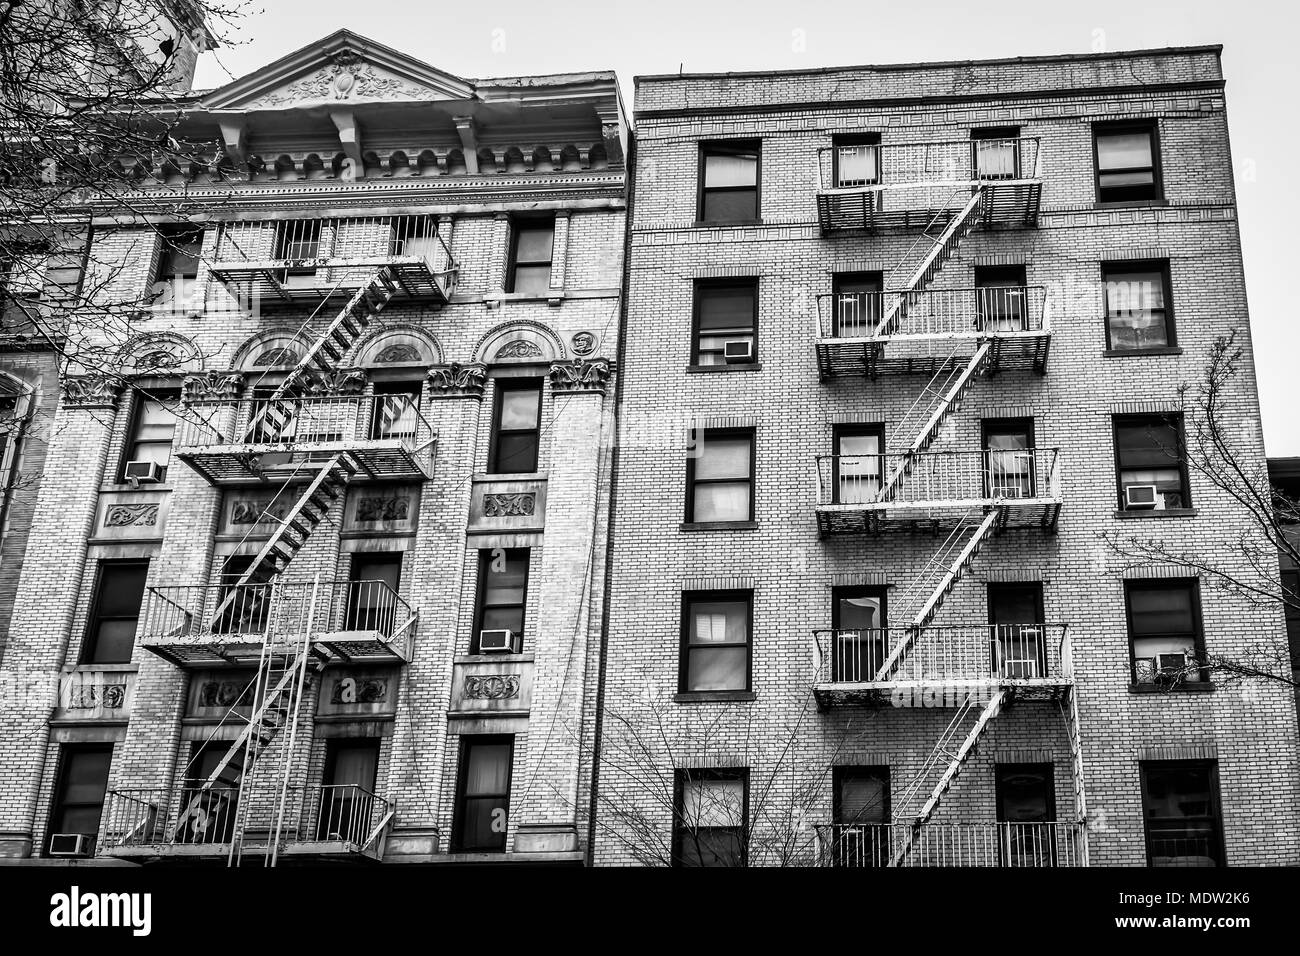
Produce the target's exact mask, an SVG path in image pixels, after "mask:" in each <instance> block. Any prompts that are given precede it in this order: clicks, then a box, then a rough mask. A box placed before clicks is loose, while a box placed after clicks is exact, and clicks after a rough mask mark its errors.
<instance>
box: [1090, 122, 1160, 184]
mask: <svg viewBox="0 0 1300 956" xmlns="http://www.w3.org/2000/svg"><path fill="white" fill-rule="evenodd" d="M1092 135H1093V142H1094V144H1095V146H1096V153H1097V157H1096V158H1097V201H1098V202H1141V201H1144V200H1153V199H1160V198H1161V191H1160V164H1159V156H1160V147H1159V139H1158V137H1157V135H1156V124H1155V122H1154V121H1150V122H1142V123H1100V124H1097V125H1096V126H1094V127H1093V131H1092Z"/></svg>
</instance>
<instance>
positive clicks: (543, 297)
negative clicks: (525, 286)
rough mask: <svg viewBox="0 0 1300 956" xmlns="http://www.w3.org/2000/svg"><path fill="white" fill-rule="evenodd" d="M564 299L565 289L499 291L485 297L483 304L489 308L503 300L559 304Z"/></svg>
mask: <svg viewBox="0 0 1300 956" xmlns="http://www.w3.org/2000/svg"><path fill="white" fill-rule="evenodd" d="M563 301H564V290H563V289H552V290H551V291H550V292H546V293H542V292H498V293H495V294H492V295H485V296H484V297H483V304H484V305H485V306H487V307H488V308H489V309H492V308H496V307H497V306H499V305H501V303H503V302H545V303H547V304H549V305H553V306H554V305H559V304H560V303H561V302H563Z"/></svg>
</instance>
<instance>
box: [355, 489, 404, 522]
mask: <svg viewBox="0 0 1300 956" xmlns="http://www.w3.org/2000/svg"><path fill="white" fill-rule="evenodd" d="M410 516H411V499H410V497H409V496H407V495H398V496H395V497H388V498H377V497H371V498H358V499H357V520H358V521H405V520H407V519H408V518H409V517H410Z"/></svg>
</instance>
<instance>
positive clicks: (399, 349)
mask: <svg viewBox="0 0 1300 956" xmlns="http://www.w3.org/2000/svg"><path fill="white" fill-rule="evenodd" d="M423 357H424V356H423V355H422V354H421V353H420V350H419V349H418V348H416V347H415V346H414V345H407V344H405V343H403V342H398V343H397V344H396V345H390V346H388V347H387V348H385V349H383V350H382V351H381V352H380V353H379V354H378V355H376V356H375V362H377V363H378V364H380V365H392V364H394V363H396V362H418V361H420V359H422V358H423Z"/></svg>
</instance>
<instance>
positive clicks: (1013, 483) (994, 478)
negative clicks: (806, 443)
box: [817, 448, 1061, 508]
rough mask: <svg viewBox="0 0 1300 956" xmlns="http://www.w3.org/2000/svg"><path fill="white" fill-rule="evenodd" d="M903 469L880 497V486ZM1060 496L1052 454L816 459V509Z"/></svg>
mask: <svg viewBox="0 0 1300 956" xmlns="http://www.w3.org/2000/svg"><path fill="white" fill-rule="evenodd" d="M900 467H902V468H903V469H904V471H903V474H902V475H901V476H900V478H899V479H898V480H897V481H896V482H894V484H893V486H892V488H890V489H889V490H888V492H885V490H884V480H885V479H886V478H888V477H889V476H890V475H892V474H893V473H894V472H895V470H896V469H898V468H900ZM1060 495H1061V474H1060V453H1059V450H1058V449H1056V448H1028V449H1020V450H985V451H942V452H920V453H918V454H915V455H912V456H911V457H910V459H909V458H908V456H906V455H902V454H887V455H818V456H817V504H818V505H863V506H869V507H873V508H874V507H888V506H890V505H916V504H925V505H944V504H952V503H957V502H967V503H969V502H988V503H995V502H1007V501H1014V500H1043V499H1050V500H1057V499H1059V498H1060Z"/></svg>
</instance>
